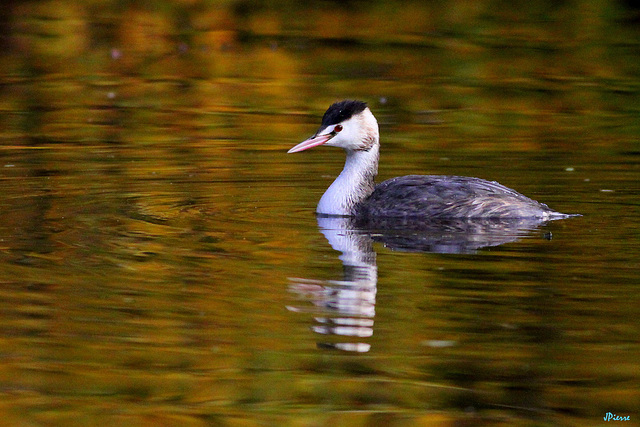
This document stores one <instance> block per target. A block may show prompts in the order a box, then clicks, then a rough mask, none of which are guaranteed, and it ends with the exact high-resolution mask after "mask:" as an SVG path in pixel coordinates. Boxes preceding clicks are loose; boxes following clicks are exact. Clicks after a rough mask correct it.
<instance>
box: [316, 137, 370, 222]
mask: <svg viewBox="0 0 640 427" xmlns="http://www.w3.org/2000/svg"><path fill="white" fill-rule="evenodd" d="M376 139H377V138H376ZM345 151H346V153H347V160H346V161H345V163H344V169H343V170H342V172H341V173H340V175H339V176H338V177H337V178H336V180H335V181H333V184H331V186H330V187H329V188H328V189H327V191H326V192H325V193H324V194H323V196H322V198H321V199H320V203H318V207H317V209H316V212H317V213H319V214H323V215H342V216H351V215H353V214H354V211H353V209H354V207H355V205H356V204H357V203H359V202H361V201H363V200H364V199H366V198H367V197H368V196H369V195H370V194H371V192H372V191H373V187H374V178H375V176H376V175H377V174H378V156H379V151H380V145H379V144H378V141H377V140H376V141H375V143H374V144H373V145H372V146H371V147H370V148H369V150H367V151H364V150H345Z"/></svg>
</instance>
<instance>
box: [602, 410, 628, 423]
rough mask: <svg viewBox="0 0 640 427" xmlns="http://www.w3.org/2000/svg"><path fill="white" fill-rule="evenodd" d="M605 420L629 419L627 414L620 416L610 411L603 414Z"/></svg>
mask: <svg viewBox="0 0 640 427" xmlns="http://www.w3.org/2000/svg"><path fill="white" fill-rule="evenodd" d="M604 420H605V421H629V415H626V416H620V415H616V414H612V413H611V412H607V413H606V414H605V416H604Z"/></svg>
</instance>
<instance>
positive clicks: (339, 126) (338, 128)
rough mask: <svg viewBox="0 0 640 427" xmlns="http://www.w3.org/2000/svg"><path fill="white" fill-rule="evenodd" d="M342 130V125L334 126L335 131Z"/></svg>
mask: <svg viewBox="0 0 640 427" xmlns="http://www.w3.org/2000/svg"><path fill="white" fill-rule="evenodd" d="M341 130H342V125H336V127H334V128H333V131H334V132H336V133H338V132H340V131H341Z"/></svg>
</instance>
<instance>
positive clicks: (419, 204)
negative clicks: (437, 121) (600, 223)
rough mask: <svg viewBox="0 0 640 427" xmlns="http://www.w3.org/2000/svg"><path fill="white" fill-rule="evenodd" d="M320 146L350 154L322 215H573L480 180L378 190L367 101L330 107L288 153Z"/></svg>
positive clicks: (406, 179)
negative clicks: (317, 125)
mask: <svg viewBox="0 0 640 427" xmlns="http://www.w3.org/2000/svg"><path fill="white" fill-rule="evenodd" d="M319 145H328V146H332V147H340V148H343V149H344V151H345V152H346V154H347V160H346V162H345V165H344V169H343V170H342V173H340V175H339V176H338V177H337V178H336V180H335V181H334V182H333V184H331V186H330V187H329V188H328V189H327V191H326V192H325V193H324V195H323V196H322V198H321V199H320V203H318V207H317V209H316V212H317V214H319V215H323V216H347V217H355V218H356V219H358V220H359V222H360V223H362V222H365V223H366V222H367V221H369V220H371V221H373V220H375V219H380V218H396V219H402V220H405V221H406V220H413V219H415V220H422V221H424V220H429V219H460V218H469V219H472V218H487V219H489V218H492V219H506V218H512V219H518V218H535V219H539V220H541V221H548V220H556V219H563V218H568V217H570V216H573V215H567V214H562V213H560V212H556V211H554V210H552V209H550V208H549V207H547V205H545V204H542V203H539V202H536V201H535V200H532V199H530V198H528V197H525V196H523V195H522V194H520V193H518V192H517V191H514V190H512V189H510V188H507V187H505V186H504V185H501V184H498V183H497V182H492V181H485V180H484V179H480V178H471V177H464V176H445V175H407V176H401V177H397V178H392V179H389V180H387V181H384V182H382V183H381V184H378V185H377V186H376V185H375V184H374V178H375V176H376V175H377V174H378V157H379V149H380V142H379V132H378V122H377V121H376V118H375V117H374V116H373V114H372V113H371V110H370V109H369V107H368V106H367V104H366V103H365V102H363V101H355V100H346V101H340V102H336V103H334V104H333V105H331V106H330V107H329V109H327V111H326V112H325V113H324V116H323V117H322V124H321V125H320V128H319V129H318V131H317V132H316V133H315V135H313V136H312V137H311V138H309V139H307V140H305V141H303V142H301V143H300V144H298V145H296V146H295V147H293V148H291V149H290V150H289V151H288V153H297V152H298V151H304V150H307V149H309V148H313V147H317V146H319Z"/></svg>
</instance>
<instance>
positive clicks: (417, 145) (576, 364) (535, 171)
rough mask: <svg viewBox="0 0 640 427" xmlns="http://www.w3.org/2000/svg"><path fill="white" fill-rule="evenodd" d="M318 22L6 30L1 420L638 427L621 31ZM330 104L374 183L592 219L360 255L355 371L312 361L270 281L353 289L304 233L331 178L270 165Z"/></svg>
mask: <svg viewBox="0 0 640 427" xmlns="http://www.w3.org/2000/svg"><path fill="white" fill-rule="evenodd" d="M322 5H323V7H320V8H313V7H311V6H309V7H307V6H305V5H302V4H297V3H295V4H294V3H287V4H286V6H281V5H276V4H274V5H270V6H269V7H266V6H265V7H255V5H254V4H253V3H251V2H238V3H235V2H223V3H220V4H217V3H216V4H213V3H212V2H197V1H196V2H167V3H164V4H163V5H162V6H158V7H149V5H146V6H145V5H132V4H131V5H130V4H128V3H126V2H125V3H122V2H96V1H88V2H83V3H82V4H76V3H73V4H72V3H71V2H64V1H63V2H59V1H38V2H15V1H14V2H8V3H7V4H6V5H5V6H6V7H5V8H4V9H3V11H2V12H1V13H2V14H1V15H0V25H2V26H3V29H5V30H6V31H4V34H3V36H2V40H1V41H2V43H4V46H5V47H6V49H3V53H2V61H0V83H1V86H0V87H1V89H0V90H1V91H2V96H1V97H0V110H1V112H2V114H0V140H1V142H2V146H1V147H0V173H1V174H0V181H1V182H2V192H1V194H0V218H1V221H0V285H1V286H0V288H1V289H0V295H1V296H2V301H3V302H4V304H3V309H2V310H0V318H1V319H2V321H1V324H2V325H3V326H2V328H1V329H2V333H1V334H0V342H1V343H2V345H1V346H0V347H1V348H2V349H3V350H2V351H1V352H0V355H1V358H0V360H1V362H0V384H1V387H0V394H1V395H2V398H1V399H0V402H1V403H0V413H1V419H3V420H5V421H4V422H6V423H8V424H9V425H29V424H38V425H65V426H69V425H95V424H99V423H108V424H113V425H149V424H151V425H185V426H188V425H194V426H195V425H258V424H259V423H262V422H266V423H268V424H269V425H294V424H296V423H297V424H296V425H306V424H319V425H381V424H384V425H389V424H391V425H429V424H434V423H436V424H437V423H441V424H444V423H454V422H465V421H466V422H471V423H476V422H477V423H486V422H492V423H498V424H509V425H511V424H514V423H517V424H525V425H527V424H528V425H534V424H536V425H539V424H543V425H556V424H562V423H568V424H576V423H577V424H581V425H582V424H587V425H590V424H596V423H598V422H599V420H600V418H599V417H600V416H604V414H605V413H606V412H615V413H617V414H619V415H631V419H632V420H633V419H634V417H635V416H636V415H637V414H636V413H634V412H633V411H634V408H635V407H634V406H633V405H634V404H635V402H636V401H637V397H638V390H637V387H636V386H635V384H637V383H638V362H637V360H636V359H637V354H638V341H637V336H638V326H637V324H636V323H637V322H635V320H634V319H636V318H637V315H638V309H637V307H638V306H639V305H638V301H637V296H636V294H637V292H635V289H634V286H635V284H636V283H637V279H638V277H639V276H640V275H639V274H638V268H639V266H638V263H637V259H639V257H640V249H639V248H640V242H638V233H637V230H638V229H639V225H640V224H639V223H638V220H637V206H638V202H637V197H638V194H640V191H639V188H638V182H640V179H639V174H640V171H639V169H638V160H637V156H638V154H637V153H638V150H637V136H638V122H637V114H638V108H637V106H638V105H640V104H638V102H637V101H638V79H637V76H638V75H639V74H638V64H639V62H638V58H637V52H636V50H637V49H636V47H637V40H638V37H637V29H636V28H635V27H633V25H630V24H629V22H632V21H633V16H634V15H633V13H635V12H633V11H626V10H625V9H623V7H622V6H621V4H619V3H615V2H588V1H585V2H578V4H576V5H573V4H568V3H567V4H562V5H556V4H555V3H551V2H549V3H547V2H542V3H540V2H534V3H531V2H530V3H527V4H526V5H520V6H521V7H518V8H503V7H499V8H497V7H496V5H495V3H494V2H466V1H456V2H449V3H448V4H447V6H446V7H443V6H441V5H438V4H429V5H422V4H419V3H417V2H416V3H413V2H409V3H406V2H405V3H402V4H401V5H400V6H401V7H400V6H398V4H396V3H387V2H380V3H375V2H374V3H372V4H367V5H365V4H364V3H363V4H360V3H352V4H351V6H347V7H342V6H340V5H338V4H337V3H332V2H330V3H322ZM327 6H330V7H327ZM588 6H590V7H588ZM9 18H10V19H9ZM382 23H384V25H382ZM344 97H361V98H364V99H366V100H368V101H369V102H370V104H371V106H372V108H373V109H374V110H375V112H376V116H377V117H379V119H380V122H381V130H382V139H383V142H382V143H383V151H382V156H383V157H382V164H381V172H380V174H381V178H383V179H384V178H389V177H391V176H394V175H401V174H408V173H441V174H459V175H473V176H481V177H483V178H489V179H496V180H498V181H501V182H503V183H505V184H507V185H509V186H511V187H514V188H517V189H518V190H520V191H522V192H523V193H525V194H529V195H531V196H534V198H536V199H539V200H541V201H544V202H547V203H549V204H550V205H551V206H552V207H554V208H558V209H559V210H563V211H571V212H580V213H583V214H584V215H585V216H584V217H583V218H581V219H579V220H572V221H569V222H566V223H562V224H553V225H551V226H548V227H546V228H544V229H542V230H540V234H536V233H535V232H534V233H532V234H530V235H526V236H518V237H519V239H517V240H516V241H512V242H510V243H506V244H504V245H502V246H499V247H495V248H491V249H483V250H480V251H478V252H477V253H473V254H465V255H446V254H424V253H422V254H419V253H404V252H395V251H392V250H390V249H389V248H385V247H383V246H382V245H380V244H374V246H373V247H374V249H375V250H376V253H377V258H376V261H377V269H378V283H377V290H376V293H375V298H374V299H371V298H370V301H369V302H371V301H373V302H375V310H374V313H373V314H374V316H373V317H371V318H370V319H369V320H371V323H370V325H371V328H372V329H371V331H367V333H369V332H371V333H372V334H371V336H370V337H367V339H366V340H362V343H365V344H366V345H367V346H369V347H367V349H368V351H367V352H366V354H360V355H357V356H356V355H353V354H346V353H341V352H336V351H327V350H326V349H325V350H319V349H317V348H316V342H317V337H316V336H314V335H317V334H315V333H314V332H312V331H311V330H310V328H313V327H314V326H318V325H317V323H314V322H317V319H312V318H310V317H309V316H305V315H304V314H303V315H301V313H298V312H294V311H288V310H287V307H293V306H296V305H297V306H300V305H301V304H304V302H301V301H300V300H299V299H297V295H296V294H295V293H292V292H291V291H290V288H289V285H290V282H289V281H288V278H296V277H298V278H299V277H303V278H305V279H306V280H312V281H313V282H312V283H314V284H318V283H328V282H329V281H332V280H333V281H335V280H340V279H342V278H343V273H342V265H341V261H340V259H339V256H340V253H339V252H336V251H334V250H332V249H331V247H330V246H329V243H328V242H327V240H326V239H325V238H324V236H323V235H322V234H321V233H320V232H319V230H318V228H317V226H316V222H315V218H314V217H313V215H312V212H313V208H314V206H315V203H316V202H317V200H318V198H319V197H320V195H321V194H322V192H323V191H324V189H325V188H326V186H327V185H328V184H329V183H330V181H331V179H332V177H333V176H335V174H336V173H337V172H338V171H339V170H340V167H341V162H342V158H341V157H340V156H341V153H338V152H337V151H332V150H329V149H327V150H324V151H323V150H319V151H318V152H315V153H309V154H308V155H306V156H304V157H298V158H295V159H293V158H291V157H290V156H286V155H285V152H286V149H287V148H288V147H290V146H291V145H292V144H293V143H294V142H296V141H298V140H301V138H304V137H305V136H308V135H309V134H310V133H312V132H313V131H314V130H315V129H316V127H317V125H318V123H319V117H320V116H321V114H322V112H323V111H324V109H325V108H326V107H327V105H328V104H329V103H331V102H332V101H334V100H336V99H339V98H344ZM549 233H550V234H552V235H553V238H552V239H551V240H548V239H547V238H543V236H547V235H548V234H549ZM363 333H364V332H363ZM234 423H236V424H234ZM403 423H404V424H403Z"/></svg>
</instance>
